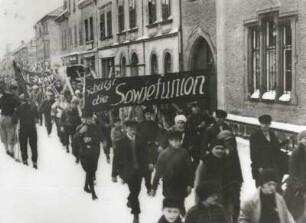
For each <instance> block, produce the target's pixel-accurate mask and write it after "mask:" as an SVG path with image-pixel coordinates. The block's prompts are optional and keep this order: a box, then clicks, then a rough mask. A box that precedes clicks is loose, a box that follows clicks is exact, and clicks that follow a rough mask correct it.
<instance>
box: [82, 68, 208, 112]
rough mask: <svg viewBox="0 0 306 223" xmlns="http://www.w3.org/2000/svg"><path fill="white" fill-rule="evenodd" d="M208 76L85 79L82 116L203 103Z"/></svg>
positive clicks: (174, 75)
mask: <svg viewBox="0 0 306 223" xmlns="http://www.w3.org/2000/svg"><path fill="white" fill-rule="evenodd" d="M208 87H209V75H207V74H205V73H204V71H201V72H181V73H173V74H167V75H165V76H159V75H150V76H138V77H118V78H107V79H106V78H103V79H86V86H85V88H86V92H85V112H86V113H91V112H98V111H103V110H109V109H111V108H118V107H126V106H130V105H136V104H160V103H171V102H175V101H177V100H179V101H182V100H183V101H186V102H187V101H191V100H199V99H202V100H206V99H208V96H209V95H208V94H209V90H208Z"/></svg>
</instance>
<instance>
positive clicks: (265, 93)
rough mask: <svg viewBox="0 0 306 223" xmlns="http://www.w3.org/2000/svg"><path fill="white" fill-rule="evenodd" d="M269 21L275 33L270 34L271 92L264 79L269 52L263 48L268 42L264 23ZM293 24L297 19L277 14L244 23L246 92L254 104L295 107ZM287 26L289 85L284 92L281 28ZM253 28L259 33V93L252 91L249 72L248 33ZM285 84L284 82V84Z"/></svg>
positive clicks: (250, 69) (249, 48)
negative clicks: (272, 60)
mask: <svg viewBox="0 0 306 223" xmlns="http://www.w3.org/2000/svg"><path fill="white" fill-rule="evenodd" d="M268 20H270V21H273V23H274V24H275V30H274V32H275V33H273V34H275V85H276V86H275V88H274V89H273V88H272V89H270V88H271V86H268V85H269V79H268V77H269V75H268V73H267V72H268V70H269V68H268V63H267V53H268V51H267V50H269V48H268V47H267V44H268V41H269V40H268V39H269V38H267V37H268V36H267V30H269V29H268V28H267V25H266V24H267V21H268ZM296 23H297V15H295V14H292V15H285V16H282V15H280V14H279V13H278V11H274V12H269V13H264V14H259V15H258V20H256V21H252V22H250V23H245V27H246V29H245V30H246V33H247V35H246V36H247V38H246V45H247V47H246V55H247V64H246V70H247V74H248V75H247V76H248V78H247V81H246V86H247V87H246V92H247V97H246V99H247V100H255V101H264V102H276V103H286V104H297V96H296V83H295V82H296V68H295V66H296V65H295V64H296V56H295V55H296V49H295V46H296V39H295V37H296V34H295V33H296ZM284 24H287V25H288V26H290V33H289V34H288V35H289V36H290V37H291V46H290V50H291V55H289V58H290V62H289V63H290V64H291V70H290V72H291V73H290V75H289V76H288V77H290V78H289V85H291V86H290V87H288V88H287V89H290V91H287V89H285V87H286V86H285V85H286V83H284V81H285V80H284V79H285V77H284V76H285V73H284V62H285V60H284V50H283V47H284V46H283V44H284V43H283V37H282V36H283V35H284V33H283V30H282V28H283V26H284ZM254 27H256V28H257V29H258V30H259V39H260V40H259V41H260V42H259V44H260V46H259V70H260V73H259V78H260V80H259V89H257V91H256V92H255V89H254V86H255V85H254V75H253V70H252V65H253V64H252V47H251V43H252V41H254V40H253V39H252V38H251V37H250V30H251V29H253V28H254ZM287 83H288V82H287Z"/></svg>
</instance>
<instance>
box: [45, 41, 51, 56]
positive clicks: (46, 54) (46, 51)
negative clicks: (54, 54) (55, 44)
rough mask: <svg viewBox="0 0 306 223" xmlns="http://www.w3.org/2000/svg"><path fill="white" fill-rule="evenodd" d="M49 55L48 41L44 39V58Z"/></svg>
mask: <svg viewBox="0 0 306 223" xmlns="http://www.w3.org/2000/svg"><path fill="white" fill-rule="evenodd" d="M49 57H50V41H49V40H45V41H44V58H49Z"/></svg>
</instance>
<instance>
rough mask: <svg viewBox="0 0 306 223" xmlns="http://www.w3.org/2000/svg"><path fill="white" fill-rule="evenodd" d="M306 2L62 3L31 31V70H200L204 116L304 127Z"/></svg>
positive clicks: (120, 0)
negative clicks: (204, 77) (222, 113)
mask: <svg viewBox="0 0 306 223" xmlns="http://www.w3.org/2000/svg"><path fill="white" fill-rule="evenodd" d="M305 17H306V0H258V1H253V0H235V1H234V0H232V1H228V0H141V1H139V0H138V1H136V0H63V5H62V6H61V7H60V8H58V9H56V10H54V11H52V12H51V13H49V14H48V15H46V16H44V17H43V18H42V19H41V20H39V21H38V22H37V23H36V24H35V26H34V28H35V33H36V38H35V41H36V50H37V53H36V54H37V64H39V66H40V67H49V68H53V69H54V68H57V67H60V66H63V65H66V66H69V65H72V64H84V65H85V66H90V67H92V68H93V69H94V70H95V72H96V73H97V75H98V76H99V77H110V76H111V75H119V76H137V75H151V74H161V75H164V74H167V73H171V72H179V71H189V70H201V69H204V70H206V72H209V73H210V74H211V80H210V81H211V82H210V109H211V110H212V109H215V108H217V107H218V108H224V109H226V110H227V111H229V113H230V114H232V115H234V116H242V117H257V116H258V115H259V114H263V113H269V114H271V115H273V117H274V120H275V121H278V122H283V123H292V124H297V125H298V124H303V125H306V94H305V93H306V92H305V91H306V88H305V84H306V77H305V70H306V58H305V57H306V50H305V48H306V35H305V34H306V20H305Z"/></svg>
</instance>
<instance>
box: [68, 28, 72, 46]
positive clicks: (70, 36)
mask: <svg viewBox="0 0 306 223" xmlns="http://www.w3.org/2000/svg"><path fill="white" fill-rule="evenodd" d="M68 44H69V46H72V29H71V28H69V43H68Z"/></svg>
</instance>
